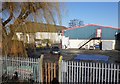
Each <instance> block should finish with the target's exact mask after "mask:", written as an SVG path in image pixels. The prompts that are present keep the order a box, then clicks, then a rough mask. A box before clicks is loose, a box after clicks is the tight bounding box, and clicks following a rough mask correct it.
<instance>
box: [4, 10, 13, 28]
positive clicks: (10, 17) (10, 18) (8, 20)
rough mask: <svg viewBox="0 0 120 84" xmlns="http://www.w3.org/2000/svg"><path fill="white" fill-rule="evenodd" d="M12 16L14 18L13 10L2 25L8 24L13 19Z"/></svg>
mask: <svg viewBox="0 0 120 84" xmlns="http://www.w3.org/2000/svg"><path fill="white" fill-rule="evenodd" d="M12 18H13V12H10V16H9V18H8V19H7V20H6V21H4V22H3V23H2V25H3V26H5V25H6V24H8V23H9V22H10V21H11V20H12Z"/></svg>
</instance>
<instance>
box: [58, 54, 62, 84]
mask: <svg viewBox="0 0 120 84" xmlns="http://www.w3.org/2000/svg"><path fill="white" fill-rule="evenodd" d="M61 63H62V56H60V58H59V63H58V65H59V82H61V81H62V80H61V70H62V69H61V68H62V66H61Z"/></svg>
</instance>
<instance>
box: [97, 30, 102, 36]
mask: <svg viewBox="0 0 120 84" xmlns="http://www.w3.org/2000/svg"><path fill="white" fill-rule="evenodd" d="M96 37H100V38H101V37H102V29H97V30H96Z"/></svg>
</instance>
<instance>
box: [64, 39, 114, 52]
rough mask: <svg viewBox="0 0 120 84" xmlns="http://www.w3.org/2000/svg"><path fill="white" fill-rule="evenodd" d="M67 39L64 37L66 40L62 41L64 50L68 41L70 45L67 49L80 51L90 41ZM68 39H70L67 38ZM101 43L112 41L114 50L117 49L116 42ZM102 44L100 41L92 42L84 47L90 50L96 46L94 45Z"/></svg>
mask: <svg viewBox="0 0 120 84" xmlns="http://www.w3.org/2000/svg"><path fill="white" fill-rule="evenodd" d="M65 38H66V37H64V39H62V48H63V49H65V47H64V45H65V44H64V43H65V42H66V41H68V45H67V49H78V48H79V47H80V46H82V45H83V44H84V43H85V42H87V41H88V40H89V39H88V40H84V39H81V40H79V39H69V40H66V39H65ZM67 38H68V37H67ZM101 41H110V42H112V43H113V44H112V49H113V50H114V49H115V40H101ZM99 43H100V40H91V41H90V42H88V43H87V44H86V45H85V46H83V48H85V49H89V47H90V46H94V44H97V45H98V44H99Z"/></svg>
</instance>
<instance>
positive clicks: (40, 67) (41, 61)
mask: <svg viewBox="0 0 120 84" xmlns="http://www.w3.org/2000/svg"><path fill="white" fill-rule="evenodd" d="M43 57H44V55H43V54H42V55H41V57H40V60H39V64H40V65H39V70H40V72H39V73H40V74H39V76H40V81H39V82H41V83H43V76H42V75H43V74H42V65H43Z"/></svg>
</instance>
